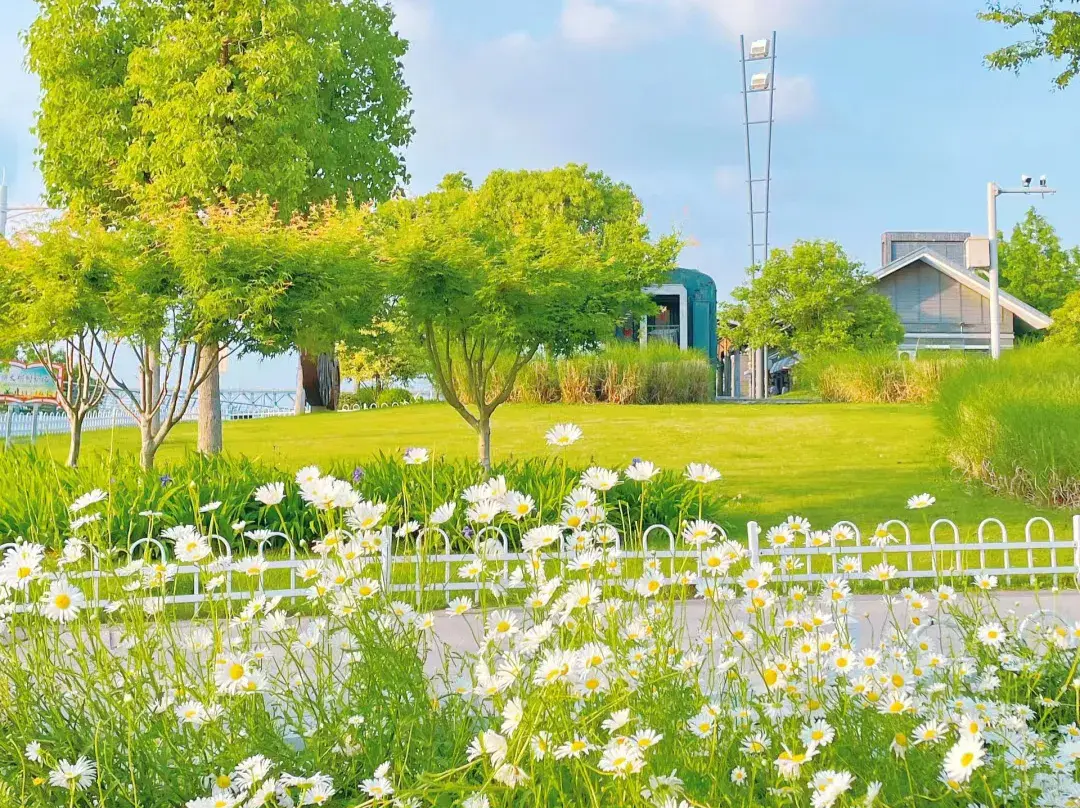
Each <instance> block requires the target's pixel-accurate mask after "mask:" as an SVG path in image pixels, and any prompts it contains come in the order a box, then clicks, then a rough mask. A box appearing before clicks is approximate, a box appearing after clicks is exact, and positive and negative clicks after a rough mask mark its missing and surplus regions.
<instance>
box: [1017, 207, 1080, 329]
mask: <svg viewBox="0 0 1080 808" xmlns="http://www.w3.org/2000/svg"><path fill="white" fill-rule="evenodd" d="M998 264H999V266H1000V271H1001V288H1002V289H1006V290H1008V291H1009V292H1010V293H1011V294H1013V295H1016V297H1018V298H1020V299H1021V300H1023V301H1024V302H1025V303H1028V304H1029V305H1032V306H1034V307H1035V308H1037V309H1039V311H1045V312H1052V311H1054V310H1055V309H1057V308H1059V307H1060V306H1061V305H1062V304H1064V302H1065V298H1066V297H1068V296H1069V294H1070V293H1071V292H1073V291H1076V290H1078V289H1080V247H1073V248H1072V249H1071V250H1067V249H1064V248H1063V247H1062V246H1061V239H1059V238H1058V235H1057V231H1056V230H1054V227H1053V225H1051V224H1050V223H1049V222H1048V221H1046V219H1045V218H1044V217H1043V216H1041V215H1040V214H1038V213H1036V212H1035V208H1030V209H1029V210H1028V212H1027V215H1026V216H1025V217H1024V220H1023V221H1022V222H1018V223H1017V224H1016V226H1015V227H1014V228H1013V231H1012V236H1011V237H1010V238H1008V239H1002V240H1001V243H1000V244H999V246H998Z"/></svg>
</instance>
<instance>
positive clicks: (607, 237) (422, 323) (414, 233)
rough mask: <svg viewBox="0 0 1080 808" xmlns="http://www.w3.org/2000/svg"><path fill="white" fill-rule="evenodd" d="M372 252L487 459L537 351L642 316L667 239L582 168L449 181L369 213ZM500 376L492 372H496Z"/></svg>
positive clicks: (668, 262) (621, 188) (674, 242)
mask: <svg viewBox="0 0 1080 808" xmlns="http://www.w3.org/2000/svg"><path fill="white" fill-rule="evenodd" d="M378 216H379V220H380V231H379V235H378V238H377V242H378V245H379V255H380V257H381V258H382V260H383V261H384V262H385V264H386V266H387V268H388V269H389V271H390V273H391V283H392V288H393V289H394V290H395V293H397V294H399V295H400V299H401V305H402V307H403V312H404V314H405V315H406V316H407V317H408V320H409V322H410V323H411V324H412V327H413V328H414V329H415V331H416V333H417V335H418V337H419V338H420V340H421V343H422V345H423V346H424V350H425V352H426V354H427V358H428V362H429V364H430V367H431V370H432V374H433V376H434V381H435V384H436V385H437V386H438V388H439V390H440V392H441V393H442V395H443V396H444V397H445V399H446V401H447V402H448V403H449V404H450V406H452V407H453V408H454V409H455V410H456V411H457V412H458V414H460V415H461V417H462V418H463V419H464V420H465V422H466V423H468V424H469V426H470V427H472V428H473V429H474V430H475V431H476V433H477V438H478V447H479V459H480V462H481V463H482V464H483V465H484V466H485V467H490V465H491V416H492V413H493V412H495V410H496V408H497V407H498V406H499V405H500V404H502V403H503V402H505V401H506V400H507V398H509V396H510V394H511V392H512V391H513V389H514V383H515V382H516V380H517V376H518V373H519V372H520V371H521V369H522V368H523V367H525V365H527V364H528V363H529V362H530V361H531V360H532V358H533V357H534V356H535V355H536V354H537V352H538V351H540V350H541V349H544V350H545V351H547V352H548V353H551V354H561V353H568V352H571V351H573V350H576V349H580V348H587V347H592V346H595V345H596V344H598V343H599V341H600V340H602V339H605V338H607V337H610V336H611V334H612V333H613V330H614V328H615V323H616V322H617V321H618V320H619V319H621V318H622V317H624V316H626V314H627V313H629V312H641V311H644V310H645V308H646V307H647V305H648V299H647V297H646V296H645V295H644V293H643V292H642V290H643V289H644V287H646V286H648V285H649V284H651V283H655V282H656V281H657V280H658V279H659V278H660V277H661V276H662V274H663V273H664V272H665V271H668V270H670V269H671V268H672V267H673V266H674V263H675V258H676V256H677V254H678V251H679V246H680V245H679V242H678V239H676V238H675V237H674V236H666V237H664V238H662V239H660V241H659V242H657V243H656V244H653V243H650V242H649V240H648V239H649V231H648V227H647V226H646V225H645V223H644V221H643V209H642V206H641V203H640V201H638V199H637V197H635V196H634V194H633V192H632V191H631V190H630V188H628V187H627V186H625V185H620V184H616V183H614V182H612V181H611V180H610V179H608V178H607V177H606V176H604V175H603V174H600V173H597V172H590V171H589V170H588V169H586V168H585V167H583V166H577V165H570V166H567V167H565V168H558V169H554V170H551V171H517V172H508V171H496V172H494V173H493V174H491V175H490V176H489V177H488V178H487V180H485V182H484V183H483V185H481V186H480V187H479V188H474V187H473V185H472V183H471V182H469V180H468V179H467V178H466V177H464V176H463V175H460V174H457V175H450V176H447V177H446V178H445V179H444V180H443V182H442V184H441V185H440V186H439V188H438V189H437V190H436V191H434V192H432V193H430V194H427V195H426V196H422V197H420V198H418V199H401V200H394V201H391V202H388V203H386V204H384V205H382V206H380V209H379V214H378ZM497 368H498V371H497V370H496V369H497Z"/></svg>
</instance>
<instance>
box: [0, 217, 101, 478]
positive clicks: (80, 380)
mask: <svg viewBox="0 0 1080 808" xmlns="http://www.w3.org/2000/svg"><path fill="white" fill-rule="evenodd" d="M109 239H110V234H108V233H107V232H106V231H105V229H104V228H103V227H102V226H101V225H100V223H98V222H97V221H95V220H93V219H79V218H78V217H76V216H75V215H73V214H67V215H66V216H64V217H62V218H61V219H58V220H55V221H52V222H50V223H48V224H46V225H44V226H42V227H40V228H32V229H27V230H23V231H21V232H20V233H19V234H18V235H17V236H15V237H14V238H12V239H11V241H7V240H4V239H0V276H3V281H0V357H2V356H4V355H5V354H7V355H9V356H16V355H19V354H21V355H23V356H24V357H25V358H27V359H29V360H31V361H35V362H40V363H41V364H43V365H44V366H45V368H46V371H47V372H48V374H49V376H50V377H51V378H52V380H53V382H54V383H55V384H56V388H57V403H58V404H59V405H60V407H61V408H62V409H63V410H64V412H65V413H67V416H68V423H69V424H70V430H71V434H70V441H69V444H68V456H67V465H68V466H75V465H77V464H78V462H79V454H80V451H81V446H82V431H83V423H84V422H85V420H86V417H87V415H89V413H90V412H91V411H92V410H93V409H94V408H95V407H97V406H98V405H99V404H100V403H101V401H102V399H103V398H104V397H105V395H106V392H107V391H106V387H105V385H104V384H102V383H101V381H100V374H101V369H102V368H103V367H104V366H105V365H107V364H108V363H110V362H112V361H113V359H114V358H115V354H116V347H117V346H116V341H115V340H114V339H113V338H111V337H110V336H109V335H108V330H109V326H110V323H109V319H108V307H107V306H106V305H105V298H106V296H107V295H108V294H109V293H110V290H111V286H112V283H113V273H112V269H113V268H112V266H111V264H110V262H109V260H108V248H107V242H108V240H109Z"/></svg>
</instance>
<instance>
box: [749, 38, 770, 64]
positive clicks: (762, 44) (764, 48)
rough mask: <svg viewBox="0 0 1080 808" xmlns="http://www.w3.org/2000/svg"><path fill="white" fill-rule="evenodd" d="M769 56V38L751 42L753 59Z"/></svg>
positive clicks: (751, 56)
mask: <svg viewBox="0 0 1080 808" xmlns="http://www.w3.org/2000/svg"><path fill="white" fill-rule="evenodd" d="M768 56H769V40H767V39H755V40H754V41H753V42H751V43H750V58H751V59H767V58H768Z"/></svg>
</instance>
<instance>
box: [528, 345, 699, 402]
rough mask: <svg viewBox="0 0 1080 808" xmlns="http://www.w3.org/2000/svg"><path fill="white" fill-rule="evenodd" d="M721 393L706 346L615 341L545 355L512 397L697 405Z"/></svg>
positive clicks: (531, 369) (555, 400)
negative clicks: (685, 347) (562, 355)
mask: <svg viewBox="0 0 1080 808" xmlns="http://www.w3.org/2000/svg"><path fill="white" fill-rule="evenodd" d="M715 396H716V376H715V370H714V368H713V366H712V364H711V363H710V362H709V360H708V357H706V356H705V354H703V353H701V352H700V351H683V350H681V349H679V348H678V347H677V346H674V345H669V344H664V343H652V344H650V345H648V346H647V347H644V348H643V347H641V346H639V345H631V344H623V343H615V344H612V345H609V346H607V347H605V348H604V350H602V351H599V352H597V353H591V354H582V355H579V356H572V357H568V358H547V359H539V360H536V361H534V362H532V363H531V364H529V365H528V366H526V368H525V369H524V370H523V371H522V372H521V375H520V376H519V377H518V383H517V387H516V389H515V390H514V394H513V397H512V400H514V401H519V402H524V403H529V404H552V403H559V402H561V403H563V404H592V403H598V402H600V403H607V404H696V403H702V402H709V401H712V400H713V399H714V398H715Z"/></svg>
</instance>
